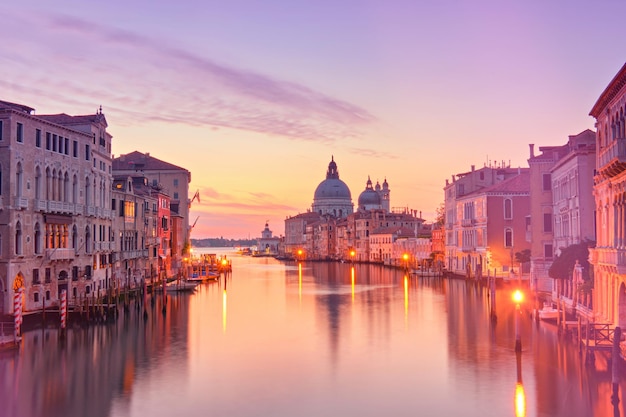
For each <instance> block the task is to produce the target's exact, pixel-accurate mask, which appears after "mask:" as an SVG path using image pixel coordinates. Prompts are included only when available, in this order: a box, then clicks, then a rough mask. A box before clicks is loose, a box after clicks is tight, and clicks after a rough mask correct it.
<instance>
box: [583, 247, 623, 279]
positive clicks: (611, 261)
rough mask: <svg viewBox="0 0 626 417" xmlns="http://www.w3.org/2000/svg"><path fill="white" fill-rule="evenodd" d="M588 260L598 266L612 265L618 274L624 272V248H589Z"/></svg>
mask: <svg viewBox="0 0 626 417" xmlns="http://www.w3.org/2000/svg"><path fill="white" fill-rule="evenodd" d="M589 260H590V261H591V263H593V264H595V265H598V266H600V265H602V266H606V267H614V268H615V269H616V270H617V273H618V274H626V249H616V248H597V247H596V248H589Z"/></svg>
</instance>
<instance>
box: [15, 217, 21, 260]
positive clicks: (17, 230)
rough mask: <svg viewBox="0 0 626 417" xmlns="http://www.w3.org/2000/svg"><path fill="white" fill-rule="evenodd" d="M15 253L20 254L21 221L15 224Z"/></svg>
mask: <svg viewBox="0 0 626 417" xmlns="http://www.w3.org/2000/svg"><path fill="white" fill-rule="evenodd" d="M15 254H16V255H21V254H22V223H20V222H17V224H16V225H15Z"/></svg>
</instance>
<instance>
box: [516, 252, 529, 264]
mask: <svg viewBox="0 0 626 417" xmlns="http://www.w3.org/2000/svg"><path fill="white" fill-rule="evenodd" d="M515 262H517V263H518V264H525V263H526V262H530V249H524V250H523V251H521V252H515Z"/></svg>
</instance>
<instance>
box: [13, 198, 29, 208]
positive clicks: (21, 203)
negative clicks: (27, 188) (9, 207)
mask: <svg viewBox="0 0 626 417" xmlns="http://www.w3.org/2000/svg"><path fill="white" fill-rule="evenodd" d="M15 208H18V209H28V199H27V198H26V197H15Z"/></svg>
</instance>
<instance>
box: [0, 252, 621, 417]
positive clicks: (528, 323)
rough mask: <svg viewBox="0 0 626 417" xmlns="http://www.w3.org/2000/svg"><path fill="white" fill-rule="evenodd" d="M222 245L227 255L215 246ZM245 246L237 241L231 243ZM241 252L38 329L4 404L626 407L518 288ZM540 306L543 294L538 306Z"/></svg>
mask: <svg viewBox="0 0 626 417" xmlns="http://www.w3.org/2000/svg"><path fill="white" fill-rule="evenodd" d="M209 252H219V253H226V252H224V251H223V250H222V251H216V250H212V251H209ZM228 253H229V252H228ZM229 255H231V256H232V258H233V272H232V275H231V276H230V277H229V278H228V279H227V280H226V281H224V279H222V280H221V281H220V282H219V283H206V284H202V285H201V286H200V287H199V288H198V290H197V291H196V293H195V294H191V295H177V294H173V293H170V294H168V303H167V312H166V314H165V316H164V315H163V314H162V313H161V310H162V309H161V306H162V299H161V298H160V297H159V298H158V300H157V301H156V303H155V306H154V308H152V307H151V306H150V303H147V304H146V305H147V307H148V319H147V320H146V321H144V319H143V311H142V310H138V309H136V308H133V309H131V312H130V314H127V315H126V316H124V313H123V311H121V314H120V318H119V320H118V321H117V323H115V324H112V325H94V326H91V327H89V328H84V329H83V328H73V329H72V330H70V331H69V332H68V336H67V339H66V341H65V342H63V343H62V342H60V341H59V337H58V332H57V330H56V329H54V328H47V329H38V330H32V331H29V332H26V333H25V334H24V341H23V343H22V345H21V347H20V348H19V350H17V351H13V352H4V353H2V354H0V378H1V379H0V415H1V416H63V417H72V416H112V417H126V416H137V417H147V416H149V417H157V416H168V417H171V416H178V415H184V416H187V417H192V416H233V417H237V416H241V417H243V416H290V417H292V416H359V417H365V416H377V417H380V416H381V415H384V416H393V417H400V416H416V415H419V416H470V417H471V416H481V417H484V416H498V417H500V416H519V415H526V416H568V417H570V416H617V415H619V416H626V413H625V412H624V401H623V399H622V396H623V394H622V393H623V392H624V391H623V388H624V384H622V386H621V387H620V399H622V401H620V403H619V406H618V407H617V408H615V407H614V406H613V405H612V404H611V398H610V396H611V375H610V372H608V371H607V369H610V365H608V364H607V361H606V359H605V358H603V357H601V356H599V357H598V358H597V360H596V364H595V366H594V367H590V366H588V365H585V364H584V361H583V360H582V359H581V358H580V357H579V354H578V351H577V349H575V348H574V347H573V345H572V344H571V343H566V342H564V341H563V340H560V339H559V336H558V334H557V332H556V328H555V327H554V326H553V325H550V324H545V323H540V324H539V325H536V324H535V323H534V322H533V321H532V320H531V319H530V317H529V315H528V313H527V312H523V314H522V319H521V328H522V345H523V352H522V354H521V355H516V354H515V352H514V342H515V315H514V313H515V309H514V306H513V305H512V303H511V302H510V300H511V298H510V294H511V288H502V289H499V290H498V294H497V297H496V300H497V302H496V307H497V322H496V323H495V324H494V323H492V321H491V320H490V318H489V306H490V300H489V298H488V297H487V294H486V293H485V292H484V291H483V290H481V289H477V288H475V287H473V286H472V285H469V284H467V285H466V283H465V282H464V281H461V280H440V279H432V278H430V279H425V278H419V279H418V278H415V277H411V278H408V277H405V276H404V275H403V274H402V273H401V272H400V271H392V270H389V269H384V268H381V267H377V266H367V265H355V266H354V268H353V269H352V268H351V265H349V264H335V263H304V264H302V265H300V266H298V265H297V264H294V263H287V264H285V263H281V262H279V261H276V260H274V259H271V258H251V257H239V256H237V255H235V254H234V253H233V254H230V253H229ZM527 307H529V306H527Z"/></svg>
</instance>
